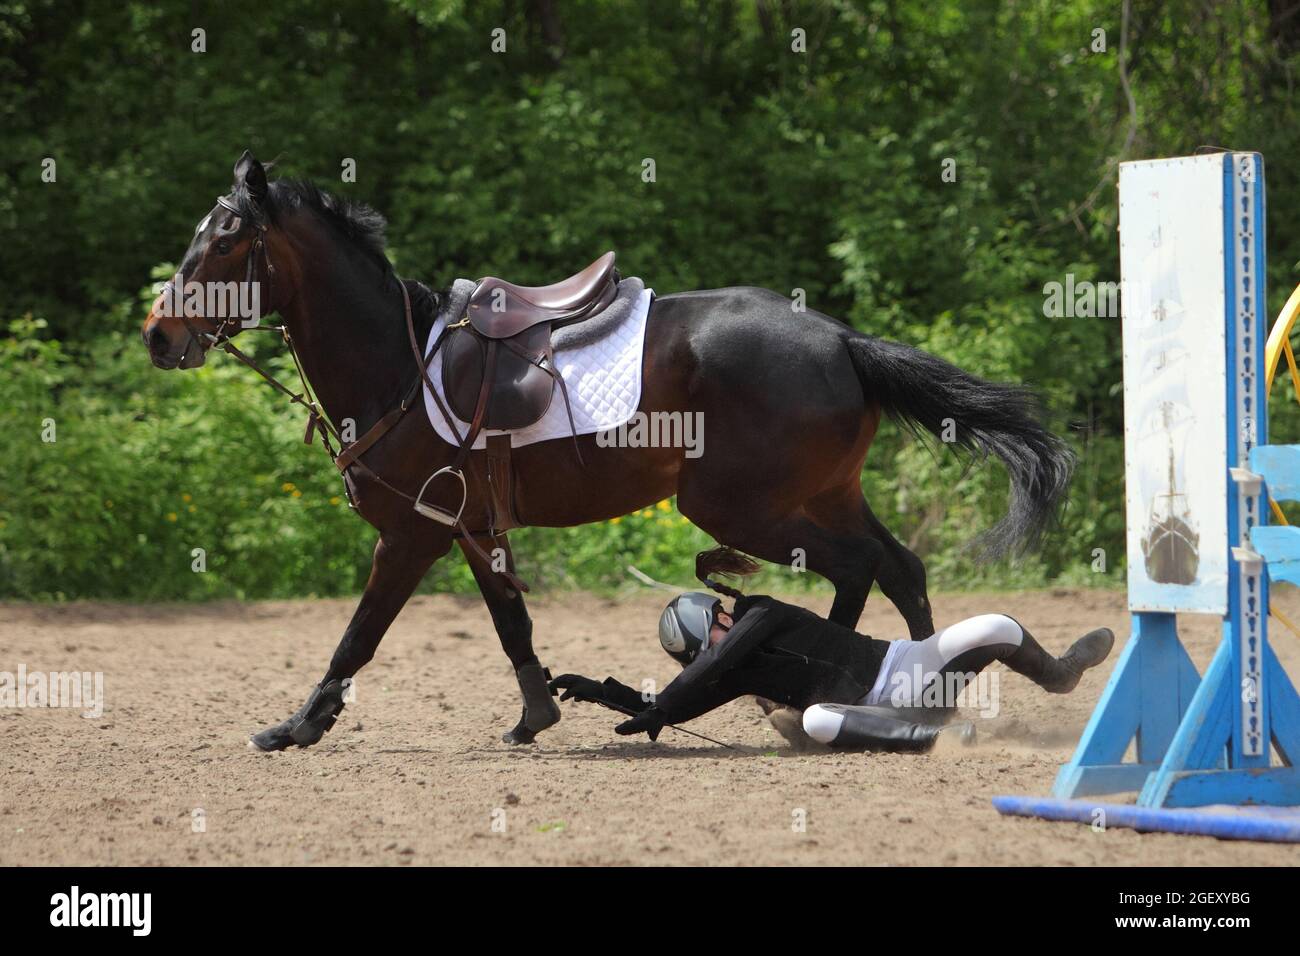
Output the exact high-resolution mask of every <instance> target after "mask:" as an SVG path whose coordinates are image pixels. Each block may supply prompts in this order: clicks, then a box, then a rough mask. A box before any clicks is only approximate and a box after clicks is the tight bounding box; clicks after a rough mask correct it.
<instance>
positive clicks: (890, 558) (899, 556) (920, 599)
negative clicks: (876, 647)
mask: <svg viewBox="0 0 1300 956" xmlns="http://www.w3.org/2000/svg"><path fill="white" fill-rule="evenodd" d="M862 507H863V508H864V509H865V510H866V514H867V521H868V524H869V526H870V528H871V534H872V536H873V537H874V538H875V539H876V540H877V541H879V542H880V543H881V544H882V545H884V548H885V557H884V560H883V561H881V562H880V568H879V570H878V571H877V572H876V580H877V581H878V582H880V590H881V591H882V592H883V593H884V595H885V597H887V598H889V600H890V602H891V603H892V604H893V605H894V607H896V608H898V613H899V614H901V615H903V620H905V621H907V629H908V632H909V633H910V635H911V637H912V640H914V641H923V640H925V639H926V638H927V637H929V636H930V635H931V634H933V633H934V612H933V611H932V610H931V608H930V594H929V592H928V591H927V590H926V584H925V564H924V563H923V562H922V561H921V559H920V558H918V557H917V556H916V555H915V554H913V553H912V552H911V551H909V550H908V549H907V547H906V546H905V545H904V544H903V543H902V542H900V541H899V540H898V539H897V538H895V537H894V536H893V535H892V534H890V532H889V529H888V528H886V527H885V526H884V525H883V524H881V523H880V520H879V519H878V518H877V517H876V516H875V515H874V514H872V512H871V506H870V505H868V504H867V502H866V499H865V498H864V499H863V501H862Z"/></svg>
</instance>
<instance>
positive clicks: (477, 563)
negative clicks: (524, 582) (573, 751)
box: [460, 535, 560, 744]
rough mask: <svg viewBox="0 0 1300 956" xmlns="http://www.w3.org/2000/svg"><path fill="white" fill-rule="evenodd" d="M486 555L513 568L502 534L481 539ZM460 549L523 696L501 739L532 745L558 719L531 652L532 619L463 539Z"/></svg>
mask: <svg viewBox="0 0 1300 956" xmlns="http://www.w3.org/2000/svg"><path fill="white" fill-rule="evenodd" d="M483 544H485V545H487V548H486V549H485V550H486V551H488V553H489V554H492V553H493V549H495V548H501V551H500V552H496V560H501V561H504V562H505V565H504V567H506V568H510V569H513V568H514V558H513V557H512V555H511V554H510V542H509V541H507V540H506V537H505V535H502V536H501V537H500V538H499V539H498V540H497V541H486V540H485V541H483ZM460 547H461V550H462V551H463V552H464V553H465V560H466V561H468V562H469V567H470V570H471V571H473V572H474V580H475V581H477V582H478V588H479V590H480V591H481V592H482V593H483V600H484V602H485V603H486V604H487V606H488V613H489V614H491V615H492V624H493V626H494V627H495V628H496V631H497V637H498V638H499V639H500V641H501V648H502V649H503V650H504V651H505V652H506V656H507V657H509V658H510V663H511V664H513V665H514V668H515V679H516V680H518V681H519V691H520V693H521V694H522V695H523V698H524V712H523V714H522V715H521V716H520V717H519V723H517V724H516V725H515V727H514V729H513V730H509V731H507V732H506V733H504V734H502V736H501V739H502V740H504V741H505V742H506V743H508V744H531V743H532V742H533V740H534V738H536V736H537V734H538V732H539V731H542V730H545V729H546V728H547V727H549V726H551V725H552V724H554V723H556V722H557V721H558V720H559V719H560V705H559V704H557V703H556V702H555V700H554V698H552V696H551V692H550V690H549V688H547V686H546V671H545V669H543V667H542V665H541V662H540V661H538V660H537V655H536V654H535V653H534V652H533V620H532V618H530V617H529V616H528V608H527V607H526V606H525V605H524V597H523V595H522V594H520V593H519V592H518V591H516V590H515V589H514V588H512V587H511V586H510V583H509V582H508V581H507V580H506V579H505V578H504V577H503V576H502V575H501V574H499V573H498V571H497V569H494V568H493V567H492V566H491V564H490V563H489V562H485V561H484V560H483V559H482V558H481V557H479V556H478V555H477V554H475V553H474V550H473V549H472V548H470V547H468V546H467V545H466V544H464V543H463V542H462V543H461V546H460Z"/></svg>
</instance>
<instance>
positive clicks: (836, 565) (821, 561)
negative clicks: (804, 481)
mask: <svg viewBox="0 0 1300 956" xmlns="http://www.w3.org/2000/svg"><path fill="white" fill-rule="evenodd" d="M678 507H679V508H680V509H681V511H682V514H684V515H686V516H687V517H688V518H690V519H691V520H692V521H694V522H695V523H696V524H697V525H698V526H699V527H701V528H703V529H704V530H705V531H707V532H708V533H709V534H711V535H713V536H714V537H715V538H717V539H718V541H719V542H721V543H722V544H725V545H727V546H728V547H731V548H735V549H736V550H738V551H743V552H745V553H746V554H752V555H753V556H754V557H756V558H762V559H763V560H764V561H771V562H772V563H773V564H784V565H793V564H794V563H795V562H796V561H800V562H801V563H802V565H803V566H804V567H806V568H807V569H808V570H809V571H812V572H814V573H816V574H819V575H821V576H822V577H824V578H826V579H827V580H828V581H830V582H831V584H833V585H834V586H835V600H834V602H833V603H832V604H831V612H830V615H829V617H830V619H831V620H832V621H834V622H835V623H836V624H843V625H844V626H845V627H855V626H856V625H857V623H858V618H859V617H860V616H861V615H862V608H863V606H864V605H865V604H866V602H867V595H868V594H870V593H871V585H872V583H873V581H874V580H875V576H876V569H877V567H878V566H879V564H880V562H881V560H882V559H883V558H884V556H885V548H884V546H883V545H882V544H881V543H880V542H879V541H876V540H875V539H874V538H872V537H870V536H869V535H868V534H867V533H866V531H865V528H866V524H865V521H864V518H863V515H862V513H861V512H858V513H856V514H855V515H852V516H848V520H841V521H837V522H835V523H831V522H823V521H820V520H813V519H812V518H811V517H809V515H808V514H806V513H803V512H802V511H801V512H800V513H796V514H791V515H785V516H782V517H772V516H767V515H760V514H753V513H749V514H746V515H745V516H744V518H743V519H738V518H737V517H736V516H735V515H731V514H726V515H724V514H722V513H721V512H720V510H718V509H709V510H710V511H711V512H712V513H710V514H702V513H699V512H700V511H701V510H702V509H699V508H698V507H695V508H693V507H692V502H691V501H690V500H689V499H686V500H684V499H682V498H679V499H678ZM837 517H845V516H842V515H839V516H837ZM927 636H928V635H927Z"/></svg>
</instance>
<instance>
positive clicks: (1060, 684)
mask: <svg viewBox="0 0 1300 956" xmlns="http://www.w3.org/2000/svg"><path fill="white" fill-rule="evenodd" d="M1017 623H1019V622H1017ZM1020 630H1021V631H1022V632H1023V634H1024V637H1023V638H1022V639H1021V641H1020V646H1019V647H1018V648H1016V650H1015V651H1014V652H1013V653H1012V654H1011V656H1010V657H1008V658H1006V659H1005V660H1004V661H1003V663H1004V664H1006V665H1007V667H1009V668H1011V669H1012V670H1013V671H1015V672H1016V673H1017V674H1023V675H1025V676H1026V677H1028V678H1029V679H1030V680H1031V681H1033V682H1034V683H1035V684H1037V685H1038V686H1039V687H1041V688H1043V690H1045V691H1047V692H1048V693H1049V694H1068V693H1069V692H1070V691H1072V690H1074V688H1075V686H1076V685H1077V684H1078V683H1079V678H1080V677H1082V676H1083V672H1084V671H1086V670H1088V668H1090V667H1096V666H1097V665H1098V664H1100V663H1101V662H1102V661H1104V660H1105V659H1106V656H1107V655H1108V654H1109V653H1110V649H1111V648H1112V647H1113V646H1114V645H1115V634H1114V632H1112V631H1111V630H1110V628H1107V627H1099V628H1097V629H1096V630H1095V631H1089V632H1088V633H1087V634H1085V635H1084V636H1083V637H1081V638H1079V639H1078V640H1077V641H1075V642H1074V643H1073V644H1071V645H1070V649H1069V650H1068V651H1066V652H1065V653H1064V654H1062V655H1061V656H1060V657H1053V656H1052V655H1051V654H1049V653H1047V651H1045V650H1044V649H1043V646H1042V645H1041V644H1039V643H1038V642H1037V641H1036V640H1034V636H1033V635H1032V634H1030V633H1029V632H1028V631H1026V630H1025V628H1024V626H1023V625H1022V626H1021V628H1020Z"/></svg>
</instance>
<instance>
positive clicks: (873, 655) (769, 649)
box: [604, 595, 889, 723]
mask: <svg viewBox="0 0 1300 956" xmlns="http://www.w3.org/2000/svg"><path fill="white" fill-rule="evenodd" d="M732 616H733V617H734V618H735V621H736V623H735V625H734V626H733V627H732V628H731V630H730V631H729V632H728V633H727V636H726V638H725V639H724V640H721V641H719V642H718V643H717V644H714V645H713V646H711V647H708V648H705V649H704V650H703V651H701V652H700V654H699V656H698V657H696V658H695V660H693V661H691V663H690V664H688V665H687V666H686V668H685V669H684V670H683V671H682V672H681V673H680V674H679V675H677V677H676V679H675V680H673V681H672V683H670V684H669V685H668V686H667V687H665V688H664V689H663V691H661V692H660V693H659V695H658V698H657V699H656V700H655V701H653V702H651V701H646V700H644V699H643V698H642V695H641V694H640V692H638V691H636V690H634V689H633V688H631V687H628V686H626V685H625V684H620V683H619V682H618V681H616V680H614V678H612V677H609V678H606V679H605V682H604V689H605V697H606V699H607V700H608V701H609V702H611V703H614V704H617V705H619V706H620V707H622V708H625V709H627V710H631V711H636V712H637V713H640V712H641V711H644V710H648V709H649V708H650V707H652V706H654V707H657V708H658V709H659V711H660V712H661V713H662V714H663V715H664V720H665V721H666V722H667V723H680V722H682V721H685V720H691V719H693V718H695V717H698V716H700V715H701V714H704V713H708V712H709V711H711V710H713V709H714V708H716V707H721V706H722V705H723V704H725V703H727V702H728V701H731V700H735V699H736V698H737V697H745V696H748V695H754V696H756V697H766V698H768V699H769V700H773V701H776V702H777V703H781V704H788V705H789V706H791V707H797V708H799V709H800V710H803V709H806V708H808V707H810V706H812V705H813V704H855V703H857V702H858V701H859V700H860V699H861V698H862V696H863V695H864V694H866V693H867V691H869V690H870V689H871V687H872V685H873V684H874V683H875V682H876V675H877V674H878V673H879V672H880V665H881V663H882V662H883V661H884V659H885V652H886V651H887V650H888V649H889V641H877V640H874V639H873V638H870V637H864V636H862V635H861V634H858V633H857V632H856V631H853V630H850V629H849V628H847V627H844V626H842V625H840V624H834V623H832V622H830V621H828V620H826V619H825V618H821V617H818V616H817V615H816V614H814V613H813V612H812V611H808V610H805V609H804V608H801V607H795V606H794V605H792V604H785V603H783V602H781V601H778V600H776V599H774V598H770V597H766V596H763V595H754V596H752V597H742V598H738V599H737V601H736V610H735V612H734V614H733V615H732Z"/></svg>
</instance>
